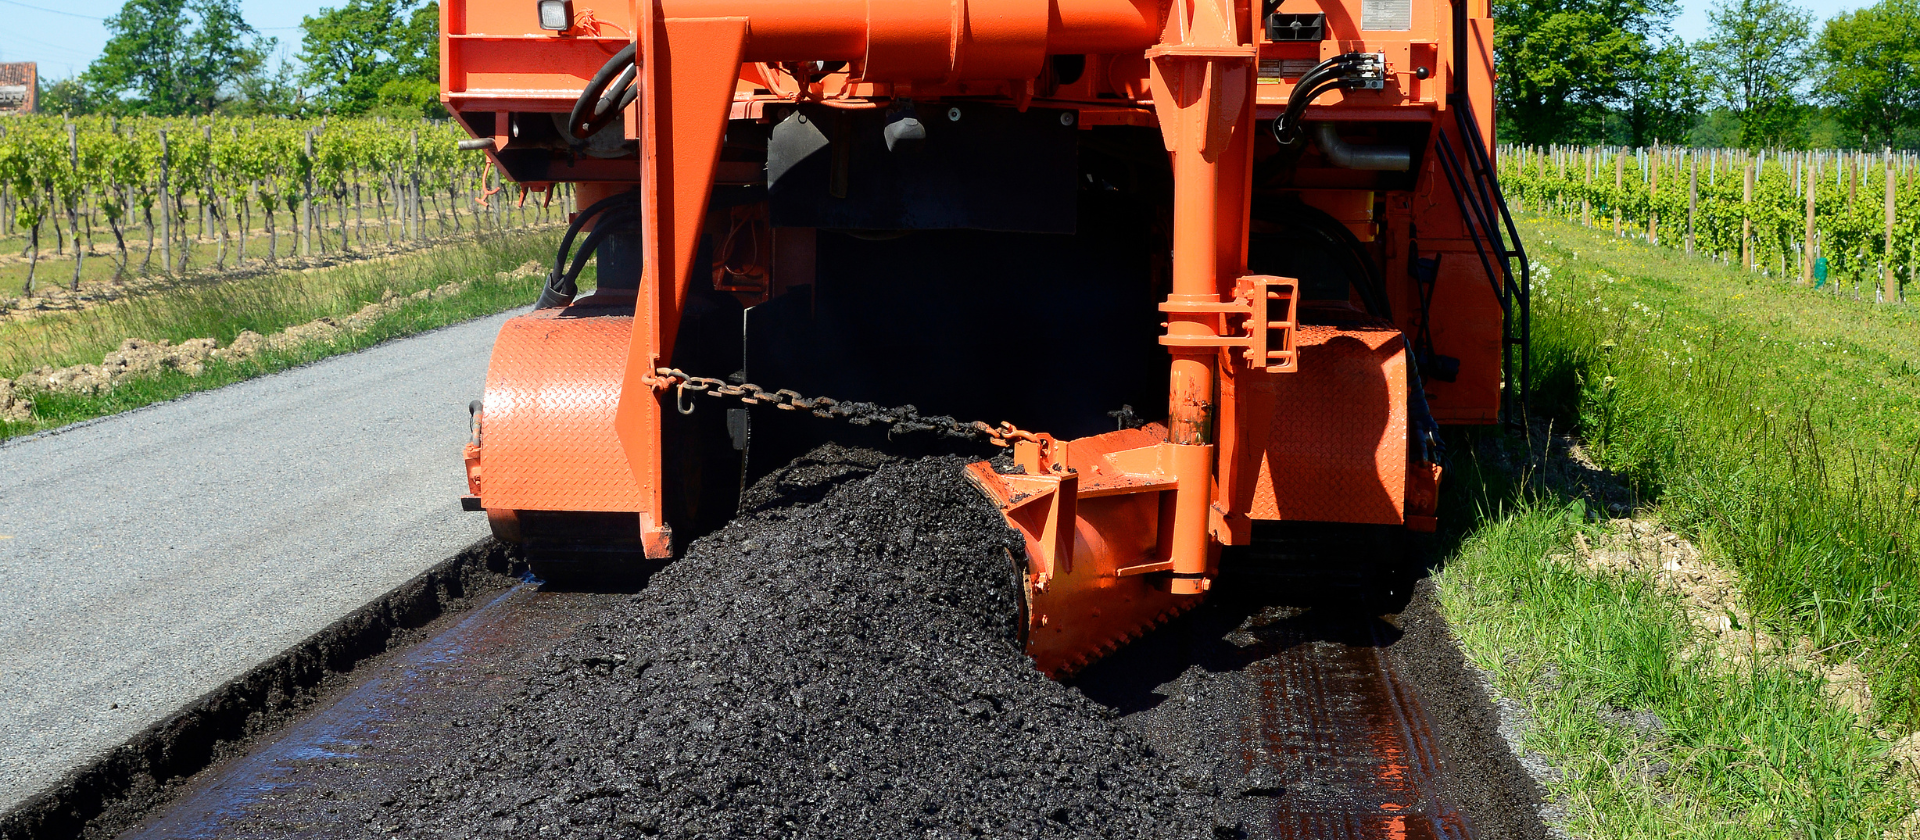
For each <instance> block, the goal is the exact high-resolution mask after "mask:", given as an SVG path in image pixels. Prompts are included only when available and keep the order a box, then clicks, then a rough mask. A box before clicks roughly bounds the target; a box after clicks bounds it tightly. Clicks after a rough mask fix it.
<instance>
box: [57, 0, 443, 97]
mask: <svg viewBox="0 0 1920 840" xmlns="http://www.w3.org/2000/svg"><path fill="white" fill-rule="evenodd" d="M106 29H107V33H108V39H107V44H106V47H105V48H104V49H103V50H102V52H101V54H100V57H99V58H97V59H95V60H94V61H93V63H92V64H90V65H88V67H87V69H86V70H85V71H84V72H81V73H79V74H77V75H75V76H73V77H72V78H68V79H62V80H59V81H56V82H52V83H51V84H49V85H47V86H46V87H45V89H44V90H43V91H42V93H41V96H40V110H41V111H42V112H45V113H53V114H63V113H64V114H69V115H82V114H102V115H116V116H136V115H137V116H162V117H173V116H200V115H221V116H233V117H261V116H278V117H306V116H319V115H326V114H335V115H342V116H362V115H367V116H383V117H389V118H395V119H406V118H411V119H419V118H421V117H435V116H445V113H446V112H445V111H444V110H442V109H441V107H440V104H439V98H438V97H439V81H438V80H439V72H440V42H439V29H440V9H439V4H438V3H436V2H431V0H347V2H346V3H345V4H343V5H340V6H333V7H325V8H322V9H321V10H320V11H319V12H318V13H316V14H313V15H310V16H307V17H304V18H302V19H301V21H300V30H301V35H302V38H301V43H300V51H299V53H298V55H297V56H295V57H294V58H292V59H291V60H289V59H287V58H284V57H282V58H280V59H279V60H277V61H276V60H275V52H276V50H277V49H278V47H279V39H277V38H272V37H268V36H265V35H263V34H261V33H260V32H259V31H258V30H256V29H255V28H254V27H253V26H252V25H251V24H249V23H247V21H246V19H245V18H244V17H243V16H242V15H241V12H240V6H239V2H238V0H127V2H126V3H125V5H123V6H121V8H120V11H118V12H116V13H115V14H114V15H113V16H111V17H109V18H107V20H106Z"/></svg>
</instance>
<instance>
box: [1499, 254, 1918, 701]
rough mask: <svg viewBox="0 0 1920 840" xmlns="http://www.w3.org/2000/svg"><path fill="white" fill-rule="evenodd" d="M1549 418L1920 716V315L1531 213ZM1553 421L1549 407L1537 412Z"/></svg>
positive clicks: (1881, 691) (1780, 611)
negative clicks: (1919, 537) (1539, 268)
mask: <svg viewBox="0 0 1920 840" xmlns="http://www.w3.org/2000/svg"><path fill="white" fill-rule="evenodd" d="M1527 228H1528V233H1529V235H1528V239H1527V242H1528V247H1529V251H1530V253H1532V254H1533V255H1534V259H1535V261H1536V262H1538V263H1541V264H1543V265H1544V266H1545V267H1546V268H1547V271H1546V272H1539V273H1537V275H1538V276H1536V282H1537V285H1538V287H1539V290H1538V291H1537V292H1536V302H1535V305H1534V313H1535V328H1534V340H1535V366H1536V377H1535V387H1536V394H1537V395H1538V397H1539V399H1538V401H1537V402H1536V406H1537V411H1538V412H1540V413H1543V414H1544V415H1546V416H1548V417H1550V418H1552V419H1553V420H1554V422H1556V423H1557V424H1558V425H1559V428H1562V429H1569V428H1570V429H1574V430H1577V431H1578V432H1579V433H1580V435H1581V436H1582V437H1583V438H1585V440H1586V441H1587V442H1588V444H1589V448H1590V449H1591V450H1592V452H1593V454H1594V455H1595V457H1596V460H1598V461H1599V462H1600V463H1601V465H1603V466H1605V467H1607V468H1609V469H1611V470H1614V471H1616V472H1618V473H1620V474H1622V475H1624V476H1625V477H1626V478H1628V479H1629V480H1630V481H1631V482H1632V484H1633V486H1634V487H1635V489H1636V490H1637V491H1638V492H1639V493H1640V494H1641V495H1642V496H1643V497H1644V498H1645V499H1646V500H1647V501H1648V503H1649V504H1650V505H1651V507H1652V509H1653V510H1654V511H1655V512H1656V513H1657V515H1658V516H1659V518H1660V519H1661V520H1662V521H1664V522H1666V523H1667V524H1668V525H1669V526H1671V527H1674V528H1675V529H1677V530H1680V531H1682V532H1684V533H1687V534H1689V535H1691V536H1693V537H1695V538H1696V539H1697V540H1698V541H1699V542H1700V543H1701V544H1702V547H1703V549H1704V550H1705V551H1706V552H1707V553H1708V556H1709V557H1710V558H1712V559H1713V560H1715V561H1716V562H1718V563H1720V564H1722V565H1723V566H1727V567H1730V568H1734V569H1737V570H1738V571H1739V572H1740V573H1741V575H1742V577H1743V580H1744V583H1745V586H1746V588H1747V591H1746V592H1745V595H1746V597H1747V599H1748V602H1749V603H1750V604H1751V605H1752V606H1753V607H1754V608H1755V609H1756V610H1757V611H1758V612H1759V614H1760V615H1761V616H1762V617H1763V618H1764V619H1765V620H1766V621H1768V622H1769V623H1770V624H1771V625H1772V626H1773V628H1774V629H1776V630H1777V631H1778V632H1780V633H1781V634H1782V635H1785V636H1789V637H1794V638H1805V639H1807V640H1808V641H1810V642H1811V643H1812V645H1813V646H1814V647H1815V648H1818V649H1831V650H1833V651H1834V652H1835V655H1837V656H1842V657H1846V658H1857V660H1858V661H1859V663H1860V664H1861V666H1862V668H1863V669H1864V670H1865V671H1866V672H1867V673H1868V674H1869V675H1870V676H1871V678H1872V688H1873V692H1874V698H1875V711H1876V713H1877V714H1878V715H1879V716H1881V718H1882V719H1883V720H1886V721H1889V722H1893V723H1896V724H1900V725H1903V726H1907V727H1911V726H1913V725H1915V724H1920V656H1917V655H1916V654H1920V649H1916V647H1920V646H1917V645H1916V642H1920V542H1917V541H1916V539H1915V536H1916V527H1915V520H1916V517H1917V516H1920V492H1917V491H1916V486H1917V485H1920V464H1917V463H1916V456H1920V319H1916V317H1915V312H1914V310H1913V309H1912V308H1911V307H1908V306H1904V305H1902V306H1884V305H1876V304H1873V303H1870V302H1859V301H1854V300H1851V299H1850V298H1844V297H1836V296H1834V295H1831V294H1828V293H1825V292H1815V291H1813V290H1811V289H1805V288H1799V287H1795V286H1792V285H1788V284H1785V283H1782V282H1781V281H1779V280H1777V279H1770V278H1766V277H1762V276H1759V275H1750V274H1746V273H1743V272H1740V271H1738V270H1735V269H1730V268H1726V267H1723V266H1720V265H1717V264H1714V263H1711V262H1709V261H1707V260H1704V259H1696V258H1689V257H1686V256H1685V255H1683V254H1680V253H1677V252H1675V251H1673V250H1671V249H1665V248H1654V247H1650V246H1647V245H1643V244H1639V243H1634V242H1623V241H1621V240H1615V239H1613V238H1612V237H1611V236H1605V235H1602V234H1600V233H1598V232H1595V231H1588V230H1585V229H1583V228H1580V227H1579V226H1577V225H1574V224H1570V223H1566V222H1561V221H1558V220H1552V219H1544V218H1537V217H1535V218H1530V219H1528V220H1527ZM1536 416H1538V415H1536Z"/></svg>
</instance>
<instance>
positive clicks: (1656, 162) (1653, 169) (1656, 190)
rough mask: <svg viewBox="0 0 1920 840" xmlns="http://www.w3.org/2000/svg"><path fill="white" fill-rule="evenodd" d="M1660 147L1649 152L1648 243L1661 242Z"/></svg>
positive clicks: (1655, 243) (1656, 243) (1655, 147)
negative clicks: (1659, 198) (1659, 201)
mask: <svg viewBox="0 0 1920 840" xmlns="http://www.w3.org/2000/svg"><path fill="white" fill-rule="evenodd" d="M1659 195H1660V147H1659V146H1654V147H1653V151H1651V152H1648V153H1647V244H1648V245H1658V244H1660V205H1659V203H1658V202H1656V201H1655V199H1656V198H1658V197H1659Z"/></svg>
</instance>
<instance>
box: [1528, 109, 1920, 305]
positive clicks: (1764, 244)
mask: <svg viewBox="0 0 1920 840" xmlns="http://www.w3.org/2000/svg"><path fill="white" fill-rule="evenodd" d="M1500 178H1501V183H1502V184H1503V186H1504V187H1505V189H1506V192H1507V195H1508V197H1509V199H1510V200H1513V201H1515V202H1517V203H1518V204H1519V205H1520V206H1522V207H1524V208H1525V209H1528V210H1532V211H1534V212H1539V213H1545V214H1551V215H1557V216H1560V217H1563V218H1567V219H1571V220H1574V221H1578V222H1580V223H1582V224H1585V225H1587V226H1589V227H1595V226H1597V227H1600V228H1605V227H1608V226H1611V227H1612V228H1613V232H1614V235H1616V236H1632V237H1635V238H1638V239H1642V240H1645V241H1648V242H1651V243H1654V244H1660V245H1666V246H1669V247H1673V248H1681V249H1685V250H1686V251H1688V252H1689V253H1694V252H1699V253H1704V254H1707V255H1709V256H1712V257H1714V258H1716V259H1719V260H1721V261H1724V262H1726V263H1729V264H1733V265H1738V266H1742V267H1745V268H1747V269H1749V270H1752V271H1757V272H1763V273H1765V274H1767V275H1769V276H1775V277H1784V278H1790V279H1792V280H1794V281H1795V282H1799V283H1802V284H1805V285H1811V286H1815V287H1818V288H1821V289H1823V290H1827V291H1831V292H1833V293H1836V294H1839V293H1845V292H1848V291H1850V292H1851V294H1852V295H1853V296H1854V297H1856V298H1868V299H1876V300H1881V301H1898V300H1901V299H1902V294H1903V290H1904V289H1905V287H1907V286H1909V285H1911V284H1912V283H1914V282H1915V281H1916V279H1920V183H1917V182H1920V158H1916V157H1914V156H1913V155H1911V154H1908V153H1902V152H1890V153H1885V154H1875V153H1861V152H1844V151H1816V152H1790V151H1777V152H1746V151H1740V150H1725V149H1672V148H1653V149H1623V148H1582V147H1573V146H1554V147H1547V148H1539V147H1516V146H1509V147H1505V148H1503V149H1501V154H1500Z"/></svg>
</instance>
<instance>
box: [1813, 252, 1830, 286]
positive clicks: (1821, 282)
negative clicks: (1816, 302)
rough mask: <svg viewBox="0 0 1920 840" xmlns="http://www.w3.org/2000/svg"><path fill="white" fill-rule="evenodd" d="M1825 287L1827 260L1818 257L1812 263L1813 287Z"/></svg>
mask: <svg viewBox="0 0 1920 840" xmlns="http://www.w3.org/2000/svg"><path fill="white" fill-rule="evenodd" d="M1825 285H1827V258H1826V257H1819V258H1817V259H1815V260H1814V261H1813V287H1814V288H1816V289H1818V288H1820V287H1822V286H1825Z"/></svg>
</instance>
